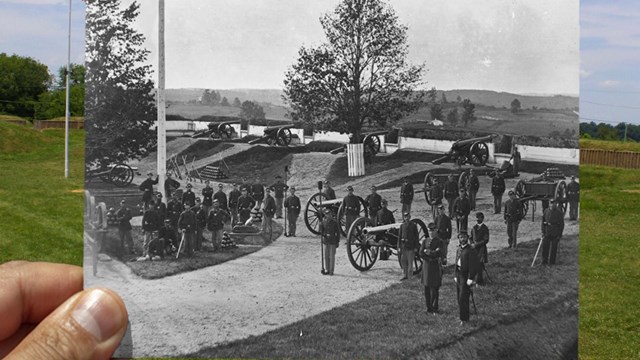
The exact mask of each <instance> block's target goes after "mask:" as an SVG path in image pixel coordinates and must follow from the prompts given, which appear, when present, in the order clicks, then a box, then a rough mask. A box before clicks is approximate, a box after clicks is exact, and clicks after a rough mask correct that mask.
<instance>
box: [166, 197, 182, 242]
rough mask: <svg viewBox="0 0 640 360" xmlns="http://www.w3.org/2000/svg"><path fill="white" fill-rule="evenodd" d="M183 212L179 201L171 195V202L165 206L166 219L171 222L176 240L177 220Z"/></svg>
mask: <svg viewBox="0 0 640 360" xmlns="http://www.w3.org/2000/svg"><path fill="white" fill-rule="evenodd" d="M183 211H184V207H183V206H182V203H181V202H180V200H178V195H177V194H175V193H174V194H173V197H172V198H171V200H169V203H168V204H167V218H168V219H169V220H170V222H171V227H172V228H173V230H174V231H175V234H176V238H177V237H178V219H179V218H180V214H182V212H183Z"/></svg>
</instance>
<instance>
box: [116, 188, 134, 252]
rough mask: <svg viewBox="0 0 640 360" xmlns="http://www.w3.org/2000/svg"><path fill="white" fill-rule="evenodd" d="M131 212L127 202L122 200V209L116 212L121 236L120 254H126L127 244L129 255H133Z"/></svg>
mask: <svg viewBox="0 0 640 360" xmlns="http://www.w3.org/2000/svg"><path fill="white" fill-rule="evenodd" d="M131 217H132V216H131V210H130V209H129V208H128V207H127V206H126V205H125V200H124V199H122V200H120V209H118V212H116V219H117V220H118V235H119V236H120V253H121V254H124V245H125V243H126V244H127V246H128V247H129V253H131V254H133V237H131V222H130V221H131Z"/></svg>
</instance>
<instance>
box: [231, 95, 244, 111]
mask: <svg viewBox="0 0 640 360" xmlns="http://www.w3.org/2000/svg"><path fill="white" fill-rule="evenodd" d="M241 106H242V103H241V102H240V99H238V97H237V96H236V97H235V98H234V99H233V107H237V108H239V107H241Z"/></svg>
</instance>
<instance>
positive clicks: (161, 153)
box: [158, 0, 167, 202]
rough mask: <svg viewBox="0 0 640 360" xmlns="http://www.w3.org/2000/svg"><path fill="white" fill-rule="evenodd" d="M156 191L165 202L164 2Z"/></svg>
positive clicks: (160, 14)
mask: <svg viewBox="0 0 640 360" xmlns="http://www.w3.org/2000/svg"><path fill="white" fill-rule="evenodd" d="M158 4H159V6H158V10H159V12H158V17H159V19H158V20H159V21H158V177H159V182H158V191H159V192H160V193H162V195H163V196H162V199H163V201H164V202H167V194H165V192H164V180H165V178H166V174H167V130H166V120H167V116H166V115H167V114H166V109H167V108H166V105H165V104H166V98H165V91H164V90H165V77H164V75H165V66H164V0H159V2H158Z"/></svg>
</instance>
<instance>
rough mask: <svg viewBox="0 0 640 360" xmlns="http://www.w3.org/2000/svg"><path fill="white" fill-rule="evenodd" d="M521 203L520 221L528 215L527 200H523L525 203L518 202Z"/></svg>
mask: <svg viewBox="0 0 640 360" xmlns="http://www.w3.org/2000/svg"><path fill="white" fill-rule="evenodd" d="M531 201H535V200H531ZM520 202H521V203H522V219H524V218H525V217H527V214H528V213H529V200H525V201H520Z"/></svg>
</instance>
